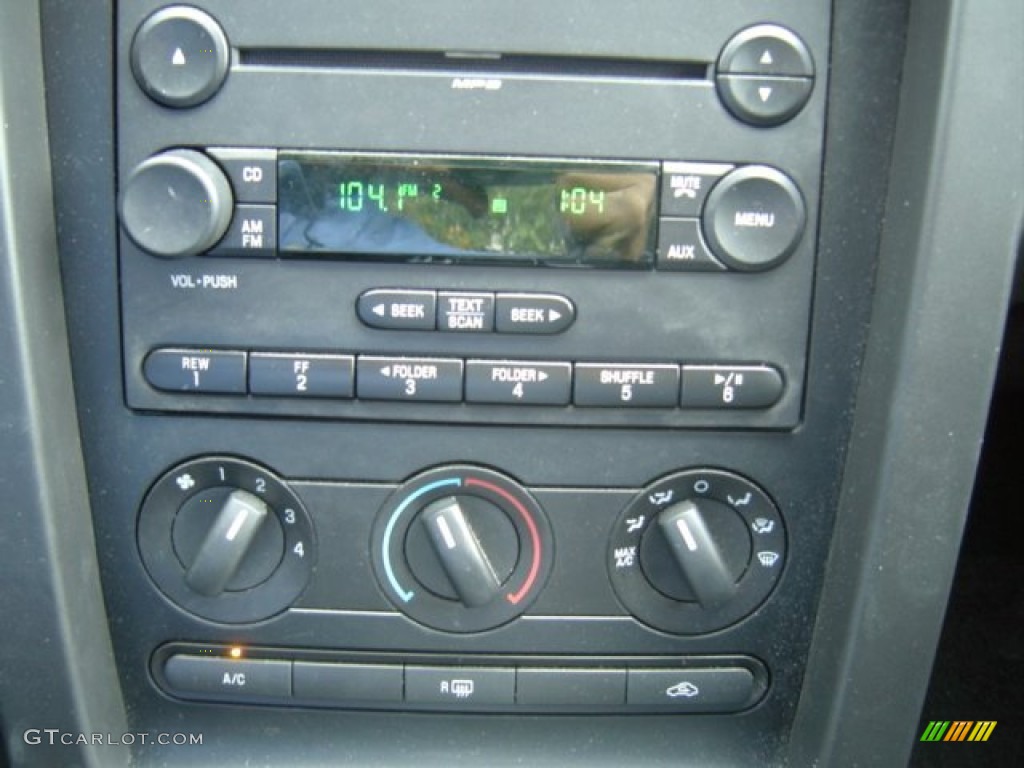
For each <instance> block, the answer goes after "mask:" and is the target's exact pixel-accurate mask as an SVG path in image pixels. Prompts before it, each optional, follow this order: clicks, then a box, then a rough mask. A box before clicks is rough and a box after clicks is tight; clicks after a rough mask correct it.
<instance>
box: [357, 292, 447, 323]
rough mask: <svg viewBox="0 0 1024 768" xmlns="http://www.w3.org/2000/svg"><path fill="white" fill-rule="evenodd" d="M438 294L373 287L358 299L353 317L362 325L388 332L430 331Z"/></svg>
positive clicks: (433, 320) (433, 321)
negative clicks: (357, 317)
mask: <svg viewBox="0 0 1024 768" xmlns="http://www.w3.org/2000/svg"><path fill="white" fill-rule="evenodd" d="M436 308H437V291H410V290H402V289H390V288H375V289H374V290H372V291H366V292H364V293H363V294H361V295H360V296H359V301H358V302H356V314H357V315H359V319H360V320H361V321H362V323H363V325H368V326H370V327H371V328H383V329H385V330H391V331H432V330H434V328H435V327H436V322H435V314H436V311H437V309H436Z"/></svg>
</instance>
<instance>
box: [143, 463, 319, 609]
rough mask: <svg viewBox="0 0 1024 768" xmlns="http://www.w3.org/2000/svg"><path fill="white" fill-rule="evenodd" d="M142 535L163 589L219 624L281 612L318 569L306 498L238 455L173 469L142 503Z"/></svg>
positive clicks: (150, 564)
mask: <svg viewBox="0 0 1024 768" xmlns="http://www.w3.org/2000/svg"><path fill="white" fill-rule="evenodd" d="M138 538H139V551H140V553H141V555H142V561H143V563H144V564H145V566H146V570H147V571H148V572H149V574H150V576H151V577H152V578H153V580H154V581H155V582H156V584H157V586H158V587H159V588H160V589H161V590H162V591H163V592H164V594H166V595H167V596H168V597H169V598H170V599H171V600H173V601H174V602H175V603H177V604H178V605H180V606H181V607H182V608H184V609H185V610H187V611H189V612H191V613H194V614H197V615H199V616H202V617H204V618H207V619H212V620H214V621H222V622H227V623H237V622H247V621H259V620H261V619H265V618H267V617H269V616H273V615H274V614H276V613H279V612H281V611H282V610H284V609H285V608H287V607H288V606H289V605H290V604H291V603H292V602H293V601H294V600H295V598H296V597H298V596H299V594H300V593H301V592H302V590H303V589H304V588H305V586H306V584H307V582H308V581H309V577H310V574H311V573H312V569H313V560H314V540H313V528H312V524H311V522H310V519H309V516H308V514H307V513H306V511H305V509H303V507H302V503H301V502H300V501H299V499H298V497H296V496H295V494H294V493H293V492H292V491H291V489H289V488H288V486H287V485H286V484H285V483H284V482H283V481H282V480H281V479H280V478H278V477H277V476H276V475H274V474H273V473H271V472H270V471H269V470H266V469H264V468H263V467H260V466H258V465H257V464H253V463H251V462H248V461H243V460H241V459H236V458H230V457H216V456H214V457H207V458H202V459H195V460H193V461H189V462H186V463H184V464H181V465H179V466H177V467H174V468H173V469H171V470H169V471H168V472H166V473H165V474H164V475H163V476H162V477H161V478H160V479H159V480H157V481H156V483H154V485H153V487H152V488H151V489H150V490H149V493H148V494H147V495H146V499H145V501H143V504H142V509H141V510H140V512H139V527H138Z"/></svg>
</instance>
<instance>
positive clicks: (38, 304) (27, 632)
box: [0, 2, 129, 767]
mask: <svg viewBox="0 0 1024 768" xmlns="http://www.w3.org/2000/svg"><path fill="white" fill-rule="evenodd" d="M41 45H42V41H41V29H40V16H39V6H38V3H36V2H9V3H8V2H5V3H2V4H0V359H2V360H3V361H4V365H3V368H2V370H0V461H2V463H0V498H2V499H3V505H2V507H0V515H2V522H0V583H2V584H3V585H4V586H3V589H0V616H3V617H4V629H3V637H2V642H0V691H2V692H3V695H2V697H0V726H2V730H3V735H4V740H5V742H6V749H7V753H8V757H9V759H10V760H11V762H12V764H13V765H16V766H19V767H20V766H52V765H58V764H59V765H82V766H118V765H126V764H127V762H128V757H129V755H128V750H127V749H126V748H124V747H121V746H108V745H105V744H99V745H93V744H92V743H91V734H92V733H99V734H107V733H110V734H113V737H114V738H117V739H120V737H121V735H122V734H124V733H126V732H127V731H128V728H127V724H126V719H125V713H124V708H123V704H122V701H121V693H120V686H119V684H118V679H117V674H116V671H115V668H114V658H113V651H112V648H111V644H110V636H109V633H108V630H107V623H106V612H105V610H104V606H103V595H102V593H101V592H100V581H99V568H98V565H97V561H96V551H95V548H94V546H93V541H94V539H93V527H92V517H91V514H90V510H89V502H88V494H87V489H86V477H85V469H84V466H83V462H82V452H81V446H80V438H79V433H78V422H77V415H76V413H75V409H74V402H75V400H74V393H73V390H72V383H71V367H70V361H69V358H68V340H67V331H66V327H65V320H64V305H63V295H62V291H61V283H60V274H59V271H58V262H57V242H56V233H55V230H54V210H53V202H52V201H53V190H52V188H51V184H50V158H49V145H48V143H47V138H46V137H47V120H46V112H45V103H44V95H45V93H46V89H45V87H44V84H43V57H42V48H41ZM29 729H37V731H38V732H35V733H28V734H26V731H28V730H29ZM43 729H56V730H57V733H56V734H54V733H49V734H48V733H46V732H43ZM79 734H87V735H88V736H87V742H86V743H85V744H84V745H83V744H79V745H71V746H64V745H62V741H67V740H68V738H70V739H72V740H77V737H78V735H79ZM36 737H38V738H39V740H40V743H34V742H35V739H36ZM51 739H55V740H56V745H55V746H50V740H51ZM2 761H3V758H2V757H0V762H2Z"/></svg>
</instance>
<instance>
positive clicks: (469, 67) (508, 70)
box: [238, 48, 711, 81]
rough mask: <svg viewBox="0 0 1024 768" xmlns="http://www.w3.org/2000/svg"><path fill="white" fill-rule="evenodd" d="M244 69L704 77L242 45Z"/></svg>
mask: <svg viewBox="0 0 1024 768" xmlns="http://www.w3.org/2000/svg"><path fill="white" fill-rule="evenodd" d="M238 63H239V64H240V65H241V66H243V67H259V68H263V69H325V70H342V71H367V70H369V71H375V72H381V71H385V72H408V73H429V74H435V75H436V74H441V75H451V76H453V77H485V78H486V77H491V78H494V77H497V78H500V77H530V76H540V77H558V78H572V79H594V80H608V79H624V80H671V81H680V80H684V81H694V80H708V79H709V77H710V75H709V72H710V69H711V64H710V63H709V62H705V61H672V60H665V59H617V58H610V57H609V58H599V57H589V56H588V57H582V56H547V55H529V54H496V53H476V52H464V51H452V52H440V51H437V52H431V51H384V50H355V49H345V50H338V49H331V50H328V49H301V48H243V49H241V50H239V52H238Z"/></svg>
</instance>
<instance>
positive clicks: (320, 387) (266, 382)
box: [249, 352, 355, 397]
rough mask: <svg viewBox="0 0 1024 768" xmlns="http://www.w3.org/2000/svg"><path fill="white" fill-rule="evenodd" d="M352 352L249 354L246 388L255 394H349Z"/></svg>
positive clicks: (334, 395)
mask: <svg viewBox="0 0 1024 768" xmlns="http://www.w3.org/2000/svg"><path fill="white" fill-rule="evenodd" d="M354 368H355V358H354V357H353V356H352V355H300V354H285V353H277V352H251V353H250V354H249V391H250V392H251V393H252V394H254V395H286V396H291V397H352V395H353V394H354V389H355V386H354V375H353V374H354V371H353V369H354Z"/></svg>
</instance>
